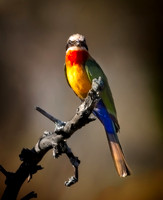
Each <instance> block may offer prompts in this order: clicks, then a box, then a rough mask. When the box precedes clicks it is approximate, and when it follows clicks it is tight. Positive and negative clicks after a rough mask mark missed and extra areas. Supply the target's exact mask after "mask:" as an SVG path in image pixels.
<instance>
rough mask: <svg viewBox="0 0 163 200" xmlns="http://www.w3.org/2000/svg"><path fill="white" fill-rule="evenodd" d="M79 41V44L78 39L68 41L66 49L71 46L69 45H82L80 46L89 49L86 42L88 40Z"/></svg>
mask: <svg viewBox="0 0 163 200" xmlns="http://www.w3.org/2000/svg"><path fill="white" fill-rule="evenodd" d="M78 42H79V43H78V44H77V41H76V40H73V41H72V40H69V41H68V42H67V45H66V50H67V49H68V48H69V47H72V46H80V47H85V48H86V49H87V50H88V47H87V44H86V41H85V40H84V41H78Z"/></svg>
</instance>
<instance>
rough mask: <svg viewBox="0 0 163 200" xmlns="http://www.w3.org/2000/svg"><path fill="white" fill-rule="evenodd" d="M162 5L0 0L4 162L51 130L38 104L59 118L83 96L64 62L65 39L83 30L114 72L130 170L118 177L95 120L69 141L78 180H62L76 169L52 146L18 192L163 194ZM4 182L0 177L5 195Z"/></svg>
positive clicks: (143, 198) (0, 148)
mask: <svg viewBox="0 0 163 200" xmlns="http://www.w3.org/2000/svg"><path fill="white" fill-rule="evenodd" d="M161 8H162V5H161V1H157V0H156V1H155V0H150V1H147V0H137V1H129V0H126V1H120V0H119V1H118V0H115V1H110V0H106V1H105V0H101V1H96V0H94V1H87V0H82V1H77V0H76V1H75V0H69V1H66V0H65V1H63V0H60V1H55V0H46V1H43V0H35V1H33V0H0V113H1V115H0V164H2V165H3V166H4V167H5V168H6V169H7V170H9V171H15V170H16V169H17V168H18V166H19V165H20V161H19V157H18V155H19V153H20V151H21V149H22V148H23V147H25V148H32V147H33V145H35V143H36V142H37V140H38V138H39V137H40V136H41V135H42V133H43V131H44V130H53V128H54V127H53V124H52V123H51V122H50V121H48V120H47V119H46V118H44V117H43V116H41V115H40V114H39V113H37V112H36V111H35V110H34V107H35V106H36V105H38V106H41V107H42V108H44V109H46V110H47V111H48V112H50V113H52V114H53V115H54V116H56V117H57V118H59V119H62V120H69V119H70V118H71V117H72V116H73V114H74V112H75V110H76V108H77V106H78V105H79V104H80V101H79V100H78V99H77V97H76V96H75V95H74V93H73V92H72V91H71V89H70V88H69V87H68V85H67V83H66V80H65V77H64V70H63V64H64V57H65V45H66V41H67V39H68V37H69V36H70V35H71V34H73V33H81V34H83V35H85V36H86V38H87V43H88V46H89V50H90V53H91V55H92V56H93V57H94V58H95V59H96V61H97V62H98V63H99V64H100V65H101V66H102V68H103V70H104V72H105V73H106V75H107V76H108V79H109V83H110V86H111V89H112V93H113V96H114V99H115V103H116V107H117V111H118V119H119V123H120V125H121V133H120V135H119V137H120V140H121V143H122V146H123V149H124V151H125V154H126V158H127V161H128V163H129V165H130V167H131V169H132V173H133V174H132V176H131V177H129V178H126V179H122V178H119V177H118V176H117V174H116V171H115V168H114V166H113V162H112V159H111V156H110V152H109V148H108V144H107V140H106V136H105V132H104V130H103V127H102V125H101V124H100V122H99V121H98V120H97V121H96V122H93V123H92V124H90V125H88V126H86V127H84V128H83V129H81V130H79V131H78V133H77V134H75V135H74V136H73V137H72V138H71V139H70V140H69V141H68V143H69V144H70V146H71V148H72V151H73V152H74V153H75V155H76V156H79V159H80V160H81V165H80V168H79V170H80V180H79V183H77V184H76V185H74V186H73V187H71V188H66V187H65V186H64V184H63V183H64V181H65V180H66V179H67V178H68V177H69V176H71V175H72V174H73V169H72V167H71V165H70V163H69V162H68V159H67V158H66V156H62V157H61V158H59V159H58V160H54V159H53V157H52V152H51V151H50V152H49V153H48V154H47V155H46V156H45V157H44V159H43V160H42V161H41V163H40V164H41V165H42V166H43V167H44V170H42V171H40V172H38V173H37V174H36V175H34V177H33V179H32V181H31V182H30V183H29V184H27V183H25V184H24V185H23V187H22V189H21V191H20V194H19V198H18V199H20V198H21V197H22V196H24V195H25V194H27V193H28V192H30V191H32V190H34V191H36V192H37V193H38V199H39V200H44V199H48V200H52V199H53V200H54V199H57V200H65V199H67V200H75V199H78V200H82V199H85V200H101V199H102V200H106V199H107V200H120V199H121V200H123V199H124V200H131V199H132V200H160V199H163V186H162V180H163V168H162V166H163V165H162V164H163V162H162V161H163V160H162V150H163V148H162V144H163V131H162V128H163V126H162V80H161V79H162V74H161V66H162V63H161V62H162V57H161V56H162V55H161V53H162V49H161V48H162V35H163V32H162V26H163V23H162V18H163V14H162V12H161ZM4 180H5V178H4V176H3V175H2V174H0V196H1V195H2V192H3V190H4V187H5V185H4Z"/></svg>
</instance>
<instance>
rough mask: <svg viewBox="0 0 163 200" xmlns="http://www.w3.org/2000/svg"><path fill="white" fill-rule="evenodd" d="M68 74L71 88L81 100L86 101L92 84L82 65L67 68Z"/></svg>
mask: <svg viewBox="0 0 163 200" xmlns="http://www.w3.org/2000/svg"><path fill="white" fill-rule="evenodd" d="M66 72H67V79H68V82H69V84H70V86H71V87H72V89H73V90H74V92H75V93H76V95H77V96H78V97H79V98H80V99H84V98H85V97H86V96H87V93H88V91H89V90H90V88H91V82H90V81H89V79H88V76H87V73H86V71H85V69H84V68H83V66H82V65H80V64H76V65H73V66H71V67H68V66H67V67H66Z"/></svg>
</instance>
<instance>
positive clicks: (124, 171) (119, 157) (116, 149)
mask: <svg viewBox="0 0 163 200" xmlns="http://www.w3.org/2000/svg"><path fill="white" fill-rule="evenodd" d="M106 135H107V138H108V142H109V146H110V150H111V154H112V157H113V160H114V164H115V167H116V169H117V172H118V174H119V176H120V177H126V176H129V175H130V174H131V173H130V169H129V167H128V165H127V162H126V160H125V157H124V154H123V151H122V148H121V145H120V143H119V140H118V136H117V135H116V133H115V134H113V133H112V134H110V133H107V132H106Z"/></svg>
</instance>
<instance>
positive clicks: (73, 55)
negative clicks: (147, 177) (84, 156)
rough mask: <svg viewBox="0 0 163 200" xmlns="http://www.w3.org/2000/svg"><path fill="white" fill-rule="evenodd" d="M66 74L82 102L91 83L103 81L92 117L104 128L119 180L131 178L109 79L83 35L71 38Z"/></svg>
mask: <svg viewBox="0 0 163 200" xmlns="http://www.w3.org/2000/svg"><path fill="white" fill-rule="evenodd" d="M64 70H65V75H66V79H67V82H68V84H69V86H70V87H71V88H72V90H73V91H74V92H75V94H76V95H77V96H78V97H79V98H80V99H81V100H82V101H83V100H84V99H85V98H86V96H87V94H88V92H89V90H90V89H91V86H92V80H93V79H95V78H97V79H98V78H99V77H101V78H102V81H103V84H104V88H103V90H102V91H101V92H100V100H99V101H98V103H97V104H96V105H95V107H94V109H93V114H94V115H95V116H96V117H97V118H98V119H99V120H100V121H101V123H102V124H103V126H104V129H105V132H106V136H107V139H108V143H109V147H110V151H111V155H112V158H113V161H114V164H115V168H116V170H117V173H118V174H119V176H120V177H126V176H129V175H130V174H131V173H130V169H129V166H128V164H127V162H126V159H125V157H124V153H123V150H122V147H121V144H120V142H119V139H118V134H117V133H118V132H119V130H120V126H119V123H118V120H117V112H116V108H115V104H114V100H113V96H112V92H111V90H110V87H109V83H108V79H107V77H106V75H105V73H104V72H103V70H102V68H101V67H100V65H99V64H98V63H97V62H96V61H95V60H94V59H93V57H92V56H91V55H90V54H89V51H88V46H87V43H86V39H85V37H84V36H83V35H81V34H78V33H76V34H73V35H71V36H70V37H69V38H68V40H67V44H66V55H65V65H64Z"/></svg>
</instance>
